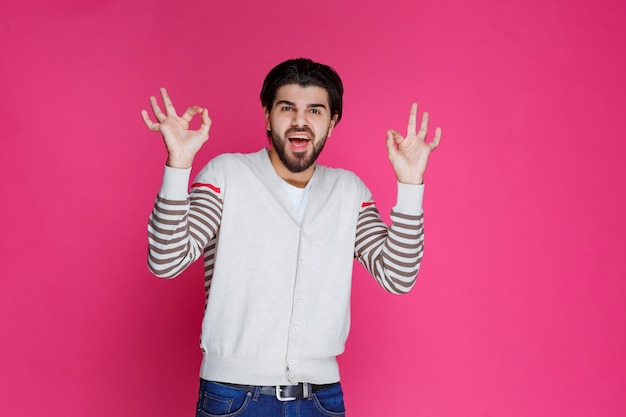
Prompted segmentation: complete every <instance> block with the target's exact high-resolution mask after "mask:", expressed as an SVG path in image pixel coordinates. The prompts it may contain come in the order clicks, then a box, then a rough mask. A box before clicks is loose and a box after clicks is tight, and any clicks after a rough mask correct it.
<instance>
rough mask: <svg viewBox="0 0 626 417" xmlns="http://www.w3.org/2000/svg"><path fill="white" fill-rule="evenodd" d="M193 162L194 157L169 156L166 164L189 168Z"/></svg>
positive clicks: (171, 166)
mask: <svg viewBox="0 0 626 417" xmlns="http://www.w3.org/2000/svg"><path fill="white" fill-rule="evenodd" d="M192 164H193V158H185V157H175V156H172V155H170V156H168V158H167V161H166V162H165V165H167V166H168V167H170V168H179V169H188V168H191V165H192Z"/></svg>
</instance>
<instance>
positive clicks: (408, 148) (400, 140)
mask: <svg viewBox="0 0 626 417" xmlns="http://www.w3.org/2000/svg"><path fill="white" fill-rule="evenodd" d="M416 119H417V103H413V104H412V105H411V112H410V113H409V125H408V128H407V136H406V138H404V137H402V135H401V134H400V133H399V132H397V131H395V130H388V131H387V152H388V156H389V161H390V162H391V165H392V166H393V169H394V171H395V172H396V177H397V178H398V181H399V182H402V183H405V184H422V183H423V182H424V172H425V171H426V164H427V163H428V157H429V155H430V153H431V152H432V151H434V150H435V148H437V146H439V141H440V140H441V128H437V129H435V137H434V138H433V140H432V141H430V142H428V143H426V141H425V140H426V133H427V132H428V113H424V114H423V115H422V123H421V125H420V130H419V132H417V131H416V128H417V122H416Z"/></svg>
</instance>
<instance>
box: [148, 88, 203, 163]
mask: <svg viewBox="0 0 626 417" xmlns="http://www.w3.org/2000/svg"><path fill="white" fill-rule="evenodd" d="M161 98H162V99H163V105H164V106H165V114H163V112H162V111H161V108H160V107H159V104H158V103H157V99H156V98H155V97H154V96H152V97H150V105H151V106H152V112H153V113H154V116H155V117H156V119H157V123H155V122H153V121H152V120H151V119H150V116H149V115H148V112H147V111H145V110H142V111H141V116H142V117H143V121H144V123H145V124H146V126H147V127H148V129H150V130H152V131H154V132H161V135H163V141H164V142H165V147H166V148H167V152H168V159H167V165H168V166H170V167H173V168H189V167H191V164H192V162H193V159H194V157H195V156H196V153H198V151H199V150H200V148H201V147H202V145H203V144H204V142H206V141H207V140H208V139H209V129H210V127H211V119H210V118H209V112H208V110H207V109H203V108H201V107H199V106H192V107H189V108H188V109H187V110H186V111H185V113H183V115H182V116H180V117H179V116H178V115H177V114H176V109H174V105H173V104H172V101H171V100H170V98H169V96H168V95H167V91H165V88H161ZM197 114H201V117H202V122H201V123H202V124H201V125H200V128H198V130H189V123H190V122H191V120H192V119H193V118H194V116H195V115H197Z"/></svg>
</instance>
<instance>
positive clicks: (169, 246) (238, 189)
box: [149, 149, 423, 385]
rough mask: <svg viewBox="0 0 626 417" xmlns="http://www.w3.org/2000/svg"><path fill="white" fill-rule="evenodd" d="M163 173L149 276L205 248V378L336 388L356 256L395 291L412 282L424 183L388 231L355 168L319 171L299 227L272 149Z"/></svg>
mask: <svg viewBox="0 0 626 417" xmlns="http://www.w3.org/2000/svg"><path fill="white" fill-rule="evenodd" d="M188 179H189V170H176V169H172V168H166V170H165V175H164V180H163V185H162V188H161V191H160V192H159V197H158V198H157V202H156V204H155V209H154V211H153V213H152V216H151V219H150V226H149V232H150V233H149V234H150V237H149V239H150V257H149V265H150V268H151V270H152V271H153V272H154V273H155V274H157V275H159V276H164V277H173V276H176V275H178V274H179V273H180V272H182V271H183V270H184V269H185V268H186V267H187V266H188V265H189V264H190V263H191V262H193V261H194V260H195V259H197V258H198V257H199V256H200V255H201V254H202V253H203V252H204V257H205V271H206V275H207V277H206V279H207V290H208V288H209V287H210V297H209V298H208V301H207V306H206V311H205V315H204V319H203V322H202V337H201V348H202V351H203V361H202V367H201V371H200V376H201V377H202V378H203V379H207V380H213V381H221V382H231V383H238V384H250V385H286V384H295V383H298V382H310V383H316V384H323V383H330V382H336V381H338V380H339V370H338V366H337V361H336V356H337V355H339V354H340V353H342V352H343V350H344V345H345V341H346V338H347V336H348V330H349V327H350V305H349V303H350V289H351V277H352V266H353V260H354V258H355V257H356V258H357V259H358V260H359V261H360V262H361V263H363V264H364V265H365V266H366V268H368V270H369V271H370V272H371V273H372V275H374V276H375V278H376V279H377V280H378V281H379V283H381V285H382V286H383V287H384V288H386V289H387V290H389V291H391V292H397V293H400V292H406V291H408V290H409V289H410V288H411V287H412V286H413V283H414V282H415V276H416V274H417V272H418V269H419V264H420V261H421V256H422V248H423V245H422V243H423V228H422V207H421V199H422V193H423V187H422V186H407V185H403V184H399V193H398V204H397V205H396V206H395V207H394V210H393V211H392V214H391V217H392V221H393V225H392V227H391V228H390V230H389V231H388V229H387V227H386V225H385V224H384V223H383V222H382V221H381V220H380V216H379V215H378V211H377V210H376V209H375V206H374V205H373V202H372V199H371V194H370V192H369V190H368V189H367V187H366V186H365V185H364V184H363V182H362V181H361V180H360V179H359V178H358V177H357V176H356V175H354V174H353V173H351V172H349V171H345V170H340V169H332V168H328V167H324V166H320V165H317V166H316V169H315V173H314V175H313V177H312V179H311V182H312V183H311V190H310V195H309V201H308V206H307V208H306V213H305V216H304V219H303V221H302V223H301V224H300V222H299V220H298V218H297V215H296V213H295V211H294V208H293V206H292V204H291V203H290V201H289V199H288V197H287V194H286V192H285V190H284V188H283V184H282V183H281V182H282V179H281V178H280V177H279V176H278V175H277V174H276V172H275V171H274V169H273V167H272V165H271V163H270V160H269V157H268V155H267V151H266V150H265V149H263V150H261V151H259V152H256V153H252V154H245V155H242V154H224V155H221V156H218V157H216V158H215V159H213V160H212V161H211V162H210V163H209V164H208V165H207V166H206V167H205V168H204V169H202V171H201V172H200V173H199V175H198V176H197V178H196V180H195V182H194V185H193V186H192V190H191V194H190V195H188V194H187V187H188Z"/></svg>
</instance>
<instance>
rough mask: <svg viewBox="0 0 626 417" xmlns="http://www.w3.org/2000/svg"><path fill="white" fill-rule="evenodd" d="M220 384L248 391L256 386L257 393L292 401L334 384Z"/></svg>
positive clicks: (253, 390) (309, 395) (309, 396)
mask: <svg viewBox="0 0 626 417" xmlns="http://www.w3.org/2000/svg"><path fill="white" fill-rule="evenodd" d="M220 384H222V385H226V386H228V387H231V388H235V389H240V390H244V391H248V392H255V391H256V389H257V388H260V389H259V393H260V394H263V395H273V396H275V397H276V398H277V399H278V400H279V401H293V400H297V399H301V398H311V397H312V396H313V394H314V393H316V392H318V391H321V390H323V389H324V388H329V387H332V386H333V385H335V384H336V382H335V383H333V384H322V385H317V384H309V383H306V382H301V383H299V384H298V385H270V386H265V385H261V386H257V385H241V384H231V383H226V382H220Z"/></svg>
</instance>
